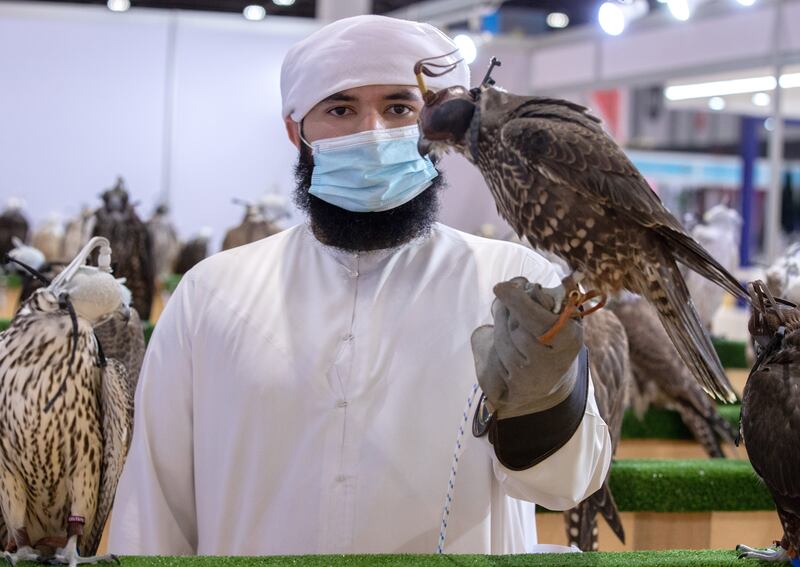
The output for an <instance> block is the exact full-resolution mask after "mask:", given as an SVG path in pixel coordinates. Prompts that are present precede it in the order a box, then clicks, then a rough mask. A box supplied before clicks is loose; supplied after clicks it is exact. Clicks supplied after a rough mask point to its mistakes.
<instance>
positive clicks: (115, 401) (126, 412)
mask: <svg viewBox="0 0 800 567" xmlns="http://www.w3.org/2000/svg"><path fill="white" fill-rule="evenodd" d="M100 408H101V411H102V419H103V423H102V430H103V463H102V469H101V471H100V494H99V497H98V502H97V513H96V514H95V521H94V525H93V526H92V531H91V532H90V533H89V534H88V537H87V538H86V541H85V543H84V549H82V550H81V551H82V552H83V553H84V554H86V555H94V554H95V553H97V547H98V546H99V545H100V538H101V536H102V535H103V528H104V527H105V523H106V520H107V519H108V514H109V512H110V511H111V505H112V504H113V503H114V495H115V493H116V491H117V482H118V481H119V477H120V475H121V474H122V465H123V464H124V463H125V456H126V455H127V454H128V447H129V446H130V441H131V435H132V433H133V391H131V389H130V386H129V384H128V377H127V373H126V371H125V367H124V366H123V365H122V363H120V362H118V361H116V360H114V359H113V358H109V359H108V360H107V364H106V366H105V368H103V376H102V391H101V393H100Z"/></svg>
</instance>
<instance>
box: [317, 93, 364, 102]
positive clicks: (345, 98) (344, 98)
mask: <svg viewBox="0 0 800 567" xmlns="http://www.w3.org/2000/svg"><path fill="white" fill-rule="evenodd" d="M357 100H358V99H357V98H356V97H354V96H352V95H346V94H343V93H333V94H332V95H331V96H328V97H325V98H324V99H323V100H322V102H355V101H357Z"/></svg>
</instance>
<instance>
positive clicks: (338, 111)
mask: <svg viewBox="0 0 800 567" xmlns="http://www.w3.org/2000/svg"><path fill="white" fill-rule="evenodd" d="M349 113H350V109H349V108H347V107H346V106H337V107H335V108H331V109H330V110H329V111H328V114H333V115H334V116H346V115H347V114H349Z"/></svg>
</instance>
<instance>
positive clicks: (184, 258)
mask: <svg viewBox="0 0 800 567" xmlns="http://www.w3.org/2000/svg"><path fill="white" fill-rule="evenodd" d="M210 239H211V232H210V230H201V231H200V234H198V235H197V236H195V237H194V238H192V239H191V240H189V241H188V242H187V243H186V244H184V245H183V246H181V250H180V252H179V253H178V257H177V258H176V259H175V265H174V266H173V268H172V272H173V273H175V274H181V275H183V274H185V273H186V272H188V271H189V270H191V269H192V268H194V267H195V265H197V264H199V263H200V262H202V261H203V260H205V259H206V258H207V257H208V243H209V242H210Z"/></svg>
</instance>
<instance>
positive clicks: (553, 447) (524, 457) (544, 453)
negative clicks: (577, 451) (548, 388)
mask: <svg viewBox="0 0 800 567" xmlns="http://www.w3.org/2000/svg"><path fill="white" fill-rule="evenodd" d="M588 396H589V357H588V351H587V349H586V347H584V348H582V349H581V351H580V353H579V354H578V378H577V380H576V381H575V387H574V388H573V389H572V392H570V394H569V396H567V398H566V399H565V400H564V401H563V402H561V403H559V404H558V405H556V406H553V407H552V408H550V409H547V410H544V411H540V412H537V413H531V414H528V415H521V416H518V417H510V418H508V419H497V418H496V417H495V416H487V415H486V409H485V407H486V406H485V404H484V398H483V397H481V402H480V403H479V404H478V407H477V409H476V411H475V417H474V418H473V422H472V433H473V435H475V436H476V437H480V436H482V435H485V434H486V433H487V432H488V433H489V441H490V442H491V443H492V445H494V454H495V455H497V460H498V461H500V463H501V464H502V465H503V466H504V467H506V468H508V469H511V470H513V471H521V470H525V469H529V468H531V467H533V466H535V465H538V464H539V463H541V462H542V461H543V460H545V459H546V458H547V457H549V456H550V455H552V454H553V453H555V452H556V451H558V450H559V449H560V448H561V447H563V446H564V445H566V443H567V441H569V440H570V439H571V438H572V435H573V434H574V433H575V431H577V429H578V426H580V424H581V421H583V414H584V413H585V412H586V403H587V400H588Z"/></svg>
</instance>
